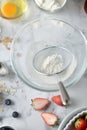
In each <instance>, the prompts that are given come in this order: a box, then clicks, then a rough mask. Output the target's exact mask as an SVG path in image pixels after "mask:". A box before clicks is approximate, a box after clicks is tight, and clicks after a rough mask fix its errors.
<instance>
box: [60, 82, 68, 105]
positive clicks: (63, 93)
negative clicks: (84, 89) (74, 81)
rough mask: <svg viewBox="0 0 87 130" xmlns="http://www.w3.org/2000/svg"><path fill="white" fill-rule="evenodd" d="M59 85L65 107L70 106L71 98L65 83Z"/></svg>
mask: <svg viewBox="0 0 87 130" xmlns="http://www.w3.org/2000/svg"><path fill="white" fill-rule="evenodd" d="M58 85H59V90H60V92H61V98H62V102H63V105H69V104H70V97H69V95H68V93H67V91H66V89H65V87H64V85H63V83H62V82H61V81H59V83H58Z"/></svg>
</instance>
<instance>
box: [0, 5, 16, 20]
mask: <svg viewBox="0 0 87 130" xmlns="http://www.w3.org/2000/svg"><path fill="white" fill-rule="evenodd" d="M1 11H2V14H3V15H4V16H5V17H7V18H10V17H14V16H15V14H16V13H17V6H16V5H15V4H14V3H6V4H5V5H4V6H3V7H2V10H1Z"/></svg>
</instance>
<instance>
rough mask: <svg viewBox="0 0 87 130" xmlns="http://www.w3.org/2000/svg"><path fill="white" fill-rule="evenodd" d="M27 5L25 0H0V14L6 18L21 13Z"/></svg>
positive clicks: (11, 17)
mask: <svg viewBox="0 0 87 130" xmlns="http://www.w3.org/2000/svg"><path fill="white" fill-rule="evenodd" d="M26 7H27V3H26V0H14V1H13V0H10V1H8V0H6V1H4V0H3V1H1V15H2V16H3V17H5V18H8V19H13V18H17V17H18V16H20V15H22V14H23V12H24V11H25V9H26Z"/></svg>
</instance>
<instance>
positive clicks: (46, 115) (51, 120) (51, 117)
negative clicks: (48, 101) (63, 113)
mask: <svg viewBox="0 0 87 130" xmlns="http://www.w3.org/2000/svg"><path fill="white" fill-rule="evenodd" d="M41 116H42V118H43V120H44V121H45V123H46V124H47V125H48V126H55V125H57V124H58V121H59V119H58V117H57V115H55V114H54V113H50V112H43V113H42V114H41Z"/></svg>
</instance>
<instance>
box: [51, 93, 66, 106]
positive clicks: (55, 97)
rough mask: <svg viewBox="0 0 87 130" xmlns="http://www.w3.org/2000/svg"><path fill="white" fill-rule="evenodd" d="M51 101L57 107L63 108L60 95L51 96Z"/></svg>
mask: <svg viewBox="0 0 87 130" xmlns="http://www.w3.org/2000/svg"><path fill="white" fill-rule="evenodd" d="M51 100H52V101H53V102H54V103H56V104H57V105H60V106H64V105H63V103H62V99H61V96H60V95H57V96H53V97H52V98H51Z"/></svg>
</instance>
